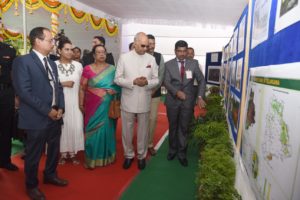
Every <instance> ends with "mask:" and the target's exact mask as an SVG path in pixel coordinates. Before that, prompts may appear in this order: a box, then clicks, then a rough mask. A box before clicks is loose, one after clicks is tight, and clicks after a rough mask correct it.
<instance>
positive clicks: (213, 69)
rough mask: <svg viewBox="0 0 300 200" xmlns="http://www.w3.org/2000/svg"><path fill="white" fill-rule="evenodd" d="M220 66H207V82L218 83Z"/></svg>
mask: <svg viewBox="0 0 300 200" xmlns="http://www.w3.org/2000/svg"><path fill="white" fill-rule="evenodd" d="M220 68H221V67H220V66H208V68H207V70H208V71H207V83H214V84H219V83H220Z"/></svg>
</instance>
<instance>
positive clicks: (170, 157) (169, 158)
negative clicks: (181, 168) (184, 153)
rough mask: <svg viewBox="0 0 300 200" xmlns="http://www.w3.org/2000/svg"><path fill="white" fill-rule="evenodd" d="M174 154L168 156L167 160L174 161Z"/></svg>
mask: <svg viewBox="0 0 300 200" xmlns="http://www.w3.org/2000/svg"><path fill="white" fill-rule="evenodd" d="M175 156H176V154H168V156H167V159H168V160H174V158H175Z"/></svg>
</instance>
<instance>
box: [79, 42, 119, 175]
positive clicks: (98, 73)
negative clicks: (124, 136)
mask: <svg viewBox="0 0 300 200" xmlns="http://www.w3.org/2000/svg"><path fill="white" fill-rule="evenodd" d="M92 52H93V55H94V58H95V62H94V63H93V64H91V65H87V66H85V67H84V69H83V73H82V77H81V83H80V84H81V86H80V90H79V106H80V109H81V110H82V112H83V113H84V132H85V167H86V168H88V169H94V168H95V167H98V166H106V165H109V164H111V163H113V162H114V161H115V159H116V139H115V120H114V119H111V118H109V117H108V112H109V105H110V102H111V100H112V99H113V95H115V94H116V93H117V92H118V91H119V90H120V89H119V87H118V86H117V85H115V84H114V82H113V80H114V77H115V66H113V65H109V64H108V63H106V62H105V59H106V49H105V47H104V46H102V45H96V46H94V48H93V50H92Z"/></svg>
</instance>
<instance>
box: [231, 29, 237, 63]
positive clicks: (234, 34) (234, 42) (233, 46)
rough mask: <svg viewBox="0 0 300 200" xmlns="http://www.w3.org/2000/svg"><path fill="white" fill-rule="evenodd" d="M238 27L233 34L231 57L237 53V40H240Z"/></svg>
mask: <svg viewBox="0 0 300 200" xmlns="http://www.w3.org/2000/svg"><path fill="white" fill-rule="evenodd" d="M237 36H238V29H235V31H234V33H233V36H232V43H231V45H232V47H231V57H234V56H235V55H236V54H237V47H236V46H237V41H238V38H237Z"/></svg>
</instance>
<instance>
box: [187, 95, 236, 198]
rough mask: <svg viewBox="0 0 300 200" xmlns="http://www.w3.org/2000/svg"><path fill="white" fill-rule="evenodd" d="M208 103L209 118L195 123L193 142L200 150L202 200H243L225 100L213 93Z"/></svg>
mask: <svg viewBox="0 0 300 200" xmlns="http://www.w3.org/2000/svg"><path fill="white" fill-rule="evenodd" d="M214 90H215V89H214ZM216 91H217V90H216ZM206 101H207V106H206V109H207V113H206V116H205V118H204V119H202V120H201V121H198V120H197V119H194V120H193V123H192V134H191V138H190V140H189V144H191V145H198V146H199V147H200V160H199V171H198V174H197V178H196V183H197V185H198V199H201V200H235V199H241V196H240V195H239V194H238V192H237V190H236V189H235V187H234V181H235V162H234V159H233V155H234V149H233V148H234V147H233V144H232V140H231V138H230V136H229V133H228V125H227V122H226V117H225V112H224V109H223V106H222V97H220V96H219V95H218V94H215V93H212V94H210V95H209V96H208V97H207V99H206Z"/></svg>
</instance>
